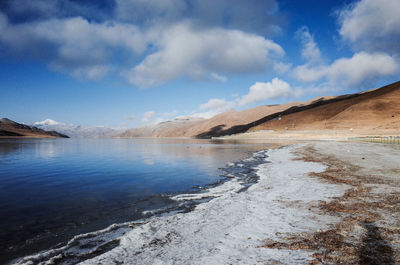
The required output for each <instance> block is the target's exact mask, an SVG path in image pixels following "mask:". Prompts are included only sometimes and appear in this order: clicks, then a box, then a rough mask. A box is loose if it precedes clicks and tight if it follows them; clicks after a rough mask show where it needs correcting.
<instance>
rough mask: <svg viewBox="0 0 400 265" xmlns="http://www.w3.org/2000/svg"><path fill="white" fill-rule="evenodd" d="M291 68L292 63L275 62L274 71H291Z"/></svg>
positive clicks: (283, 72) (281, 72)
mask: <svg viewBox="0 0 400 265" xmlns="http://www.w3.org/2000/svg"><path fill="white" fill-rule="evenodd" d="M291 68H292V64H291V63H283V62H277V63H274V71H275V72H277V73H278V74H285V73H287V72H289V71H290V69H291Z"/></svg>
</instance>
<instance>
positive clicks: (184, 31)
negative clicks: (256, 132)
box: [0, 0, 400, 127]
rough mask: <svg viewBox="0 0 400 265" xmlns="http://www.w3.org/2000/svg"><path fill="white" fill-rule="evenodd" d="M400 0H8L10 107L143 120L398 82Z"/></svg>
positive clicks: (6, 107)
mask: <svg viewBox="0 0 400 265" xmlns="http://www.w3.org/2000/svg"><path fill="white" fill-rule="evenodd" d="M399 12H400V1H398V0H380V1H377V0H357V1H351V0H345V1H336V0H325V1H320V0H304V1H293V0H280V1H279V0H264V1H259V0H247V1H246V0H243V1H241V0H220V1H215V0H214V1H212V0H191V1H189V0H103V1H76V0H36V1H25V0H3V1H1V3H0V30H1V35H0V70H1V71H0V116H2V117H7V118H10V119H13V120H16V121H19V122H25V123H33V122H36V121H41V120H44V119H46V118H50V119H53V120H56V121H60V122H64V123H71V124H82V125H105V126H112V127H138V126H144V125H148V124H154V123H156V122H159V121H163V120H167V119H172V118H174V117H179V116H194V117H210V116H212V115H215V114H217V113H220V112H223V111H227V110H229V109H232V108H234V109H238V110H241V109H247V108H251V107H254V106H257V105H263V104H277V103H284V102H288V101H302V100H308V99H311V98H314V97H316V96H322V95H338V94H344V93H353V92H357V91H361V90H364V89H371V88H375V87H379V86H381V85H385V84H388V83H390V82H394V81H398V79H399V73H400V57H399V55H400V45H398V43H400V42H399V41H400V17H399V16H398V13H399Z"/></svg>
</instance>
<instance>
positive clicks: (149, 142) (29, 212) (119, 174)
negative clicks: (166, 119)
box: [0, 139, 268, 263]
mask: <svg viewBox="0 0 400 265" xmlns="http://www.w3.org/2000/svg"><path fill="white" fill-rule="evenodd" d="M266 147H268V144H259V143H256V142H226V141H210V140H192V139H183V140H181V139H167V140H165V139H88V140H85V139H7V140H6V139H0V165H1V166H0V216H3V218H1V219H0V257H5V256H6V257H8V258H10V257H15V256H18V255H20V254H21V253H24V254H28V253H29V252H35V251H38V250H42V249H44V248H47V247H50V246H52V245H54V244H56V243H59V242H64V241H65V240H68V239H70V238H71V237H72V236H73V235H75V234H78V233H83V232H88V231H92V230H97V229H100V228H104V227H106V226H108V225H110V224H112V223H116V222H123V221H127V220H132V219H135V218H140V216H141V215H140V214H141V211H142V210H146V207H152V208H156V207H157V206H158V204H162V203H168V201H165V200H163V199H158V200H153V201H149V200H147V199H146V198H150V197H152V198H155V197H156V196H159V195H160V194H165V193H177V192H184V191H188V190H191V189H192V188H193V187H194V186H198V185H205V184H209V183H212V182H215V181H218V180H219V178H220V177H219V175H218V168H219V167H223V166H224V165H225V163H227V162H230V161H236V160H238V159H240V158H243V157H244V156H246V155H248V154H249V153H250V152H253V151H256V150H260V149H263V148H266ZM160 198H161V197H160ZM155 202H156V203H155ZM10 247H11V248H10ZM4 261H5V259H1V258H0V263H4Z"/></svg>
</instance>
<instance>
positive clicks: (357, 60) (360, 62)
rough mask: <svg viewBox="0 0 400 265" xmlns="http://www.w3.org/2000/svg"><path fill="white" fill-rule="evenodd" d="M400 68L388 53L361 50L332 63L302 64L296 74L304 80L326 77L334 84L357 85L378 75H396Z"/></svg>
mask: <svg viewBox="0 0 400 265" xmlns="http://www.w3.org/2000/svg"><path fill="white" fill-rule="evenodd" d="M398 70H399V65H398V64H397V63H396V61H395V60H394V59H393V57H391V56H389V55H388V54H384V53H366V52H360V53H356V54H354V55H353V57H351V58H341V59H338V60H336V61H334V62H333V63H332V64H331V65H322V66H316V67H309V66H307V65H302V66H299V67H297V68H296V69H295V70H294V74H295V76H296V77H297V78H298V79H299V80H300V81H303V82H315V81H319V80H320V79H323V78H324V79H326V80H327V81H328V82H329V83H331V84H333V85H342V86H356V85H358V84H360V83H363V82H365V81H367V80H371V79H374V78H377V77H382V76H388V75H394V74H396V73H397V71H398Z"/></svg>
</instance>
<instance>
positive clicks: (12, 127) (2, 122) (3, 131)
mask: <svg viewBox="0 0 400 265" xmlns="http://www.w3.org/2000/svg"><path fill="white" fill-rule="evenodd" d="M0 137H38V138H69V137H68V136H66V135H64V134H61V133H58V132H56V131H45V130H42V129H39V128H36V127H33V126H32V127H31V126H27V125H24V124H20V123H17V122H14V121H12V120H9V119H6V118H2V119H0Z"/></svg>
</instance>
